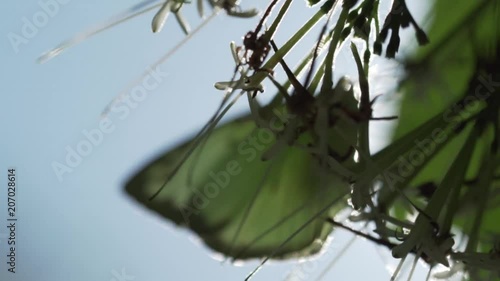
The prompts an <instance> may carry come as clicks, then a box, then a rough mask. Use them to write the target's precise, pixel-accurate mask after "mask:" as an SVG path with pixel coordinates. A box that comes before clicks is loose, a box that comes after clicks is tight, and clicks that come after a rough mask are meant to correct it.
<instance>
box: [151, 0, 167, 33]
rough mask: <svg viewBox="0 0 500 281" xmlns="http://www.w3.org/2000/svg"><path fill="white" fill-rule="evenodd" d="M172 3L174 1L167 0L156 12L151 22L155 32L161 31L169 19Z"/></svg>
mask: <svg viewBox="0 0 500 281" xmlns="http://www.w3.org/2000/svg"><path fill="white" fill-rule="evenodd" d="M171 5H172V1H170V0H167V1H166V2H165V4H163V6H161V8H160V10H159V11H158V12H157V13H156V15H155V16H154V18H153V21H152V22H151V28H152V29H153V32H154V33H156V32H160V31H161V30H162V28H163V26H164V25H165V22H166V21H167V18H168V15H169V14H170V7H171Z"/></svg>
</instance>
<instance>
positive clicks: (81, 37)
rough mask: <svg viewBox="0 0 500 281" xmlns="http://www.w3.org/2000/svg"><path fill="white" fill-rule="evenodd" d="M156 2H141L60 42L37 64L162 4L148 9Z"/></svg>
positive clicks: (153, 0) (148, 0)
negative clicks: (92, 27)
mask: <svg viewBox="0 0 500 281" xmlns="http://www.w3.org/2000/svg"><path fill="white" fill-rule="evenodd" d="M156 1H158V0H146V1H143V2H141V3H139V4H137V5H135V6H133V7H132V8H130V9H128V10H127V11H125V12H123V13H120V14H118V15H116V16H114V17H112V18H111V20H108V21H107V22H105V23H103V24H100V25H98V26H97V27H96V28H94V29H91V30H88V31H85V32H82V33H79V34H77V35H75V36H74V37H73V38H71V39H68V40H66V41H64V42H62V43H60V44H59V45H57V46H56V47H55V48H53V49H51V50H49V51H47V52H45V53H43V54H42V55H41V56H40V57H39V58H38V59H37V62H38V63H40V64H42V63H45V62H47V61H49V60H51V59H53V58H54V57H56V56H58V55H59V54H61V53H62V52H63V51H65V50H67V49H69V48H70V47H73V46H75V45H77V44H79V43H81V42H83V41H85V40H86V39H88V38H90V37H92V36H94V35H96V34H98V33H101V32H103V31H105V30H107V29H110V28H112V27H114V26H115V25H118V24H120V23H122V22H125V21H127V20H129V19H132V18H135V17H137V16H140V15H142V14H144V13H147V12H149V11H151V10H153V9H155V8H157V7H159V6H161V5H162V3H157V4H155V5H152V6H149V7H148V5H149V4H151V3H153V2H156Z"/></svg>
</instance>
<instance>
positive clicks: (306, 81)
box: [304, 9, 333, 88]
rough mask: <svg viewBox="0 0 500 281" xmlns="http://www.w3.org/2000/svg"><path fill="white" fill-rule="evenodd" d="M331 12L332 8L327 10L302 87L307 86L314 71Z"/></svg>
mask: <svg viewBox="0 0 500 281" xmlns="http://www.w3.org/2000/svg"><path fill="white" fill-rule="evenodd" d="M332 14H333V9H332V10H330V11H329V12H328V17H327V19H326V23H325V25H323V27H322V28H321V32H320V34H319V38H318V42H317V43H316V47H315V48H314V53H313V58H312V61H311V68H310V69H309V72H308V73H307V76H306V80H305V82H304V87H306V88H307V87H308V86H309V82H311V78H312V74H313V72H314V66H315V64H316V59H317V58H318V54H319V50H320V48H321V45H322V41H323V36H324V35H325V34H326V31H327V28H328V23H329V22H330V19H331V18H332Z"/></svg>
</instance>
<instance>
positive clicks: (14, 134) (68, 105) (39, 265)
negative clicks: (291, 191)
mask: <svg viewBox="0 0 500 281" xmlns="http://www.w3.org/2000/svg"><path fill="white" fill-rule="evenodd" d="M53 1H55V0H53ZM53 1H52V2H53ZM41 2H43V3H47V2H51V1H50V0H47V1H40V3H41ZM40 3H39V2H38V1H32V0H30V1H9V2H8V3H6V4H4V8H3V9H2V11H1V12H0V13H1V22H2V24H1V25H0V34H2V35H3V40H1V41H0V50H1V52H0V56H1V58H2V66H1V68H0V71H1V77H2V93H1V95H2V102H1V103H0V108H1V109H0V116H1V118H0V126H1V127H2V131H3V132H2V139H1V147H2V149H1V151H2V152H1V159H0V169H1V170H0V173H4V175H5V176H2V179H3V180H2V181H0V185H1V187H0V202H2V204H1V205H0V206H1V209H0V254H1V255H0V279H1V280H9V281H10V280H12V281H17V280H19V281H20V280H77V281H79V280H100V281H108V280H136V281H142V280H148V281H149V280H151V281H155V280H243V279H244V277H245V276H246V274H248V273H249V272H250V271H251V270H252V269H253V268H254V267H255V265H256V263H255V262H249V263H246V264H245V265H243V266H234V265H231V264H221V263H220V261H218V260H216V259H214V258H213V254H212V252H211V251H210V250H209V249H207V248H206V247H205V246H203V245H202V243H201V242H200V241H199V240H197V238H196V236H195V235H194V234H193V233H191V232H189V231H186V230H183V229H179V228H176V227H174V226H173V225H172V224H170V223H169V222H166V221H164V220H163V219H161V218H159V217H156V216H154V215H152V214H151V213H149V212H147V211H146V210H144V209H143V208H142V207H141V206H138V205H136V204H135V203H134V202H133V201H132V200H130V199H129V198H128V197H127V196H126V195H125V194H124V193H123V191H122V190H123V184H124V181H125V180H126V179H127V178H128V177H129V176H130V175H131V173H133V172H134V171H135V170H136V169H138V168H139V167H141V166H142V165H143V164H145V163H147V161H148V160H149V159H151V158H152V157H154V156H155V155H157V154H158V153H159V152H161V151H164V150H165V149H167V148H170V147H173V146H174V145H176V144H178V143H180V142H181V141H182V140H185V139H186V138H188V137H189V136H191V135H193V134H194V133H195V132H196V131H197V130H198V129H199V128H201V126H202V125H203V124H204V122H205V121H206V120H208V118H209V117H210V115H211V114H212V113H213V112H214V110H215V109H216V107H217V105H218V103H219V101H220V99H221V98H222V92H219V91H217V90H215V89H214V88H213V84H214V82H216V81H221V80H228V79H229V78H230V77H231V75H232V71H233V69H234V63H233V60H232V57H231V55H230V52H229V42H230V41H231V40H236V41H237V40H241V39H240V38H241V37H242V36H243V35H244V34H245V33H246V32H247V31H248V30H250V29H253V27H254V26H255V24H256V23H257V20H258V19H234V18H229V17H227V16H226V15H224V14H223V13H221V14H220V15H219V16H218V17H217V18H215V19H214V20H213V22H211V23H210V24H209V25H208V26H207V27H206V28H205V29H204V30H202V31H201V33H200V34H198V35H196V36H195V37H194V38H193V39H192V40H190V41H189V42H188V43H187V44H186V45H185V46H183V47H182V48H181V49H180V50H179V51H178V52H177V53H176V54H175V55H174V56H173V57H172V58H171V59H170V60H168V62H166V63H164V64H162V65H161V66H160V67H159V72H161V73H164V74H160V75H159V76H158V77H159V78H158V79H157V82H158V83H156V84H155V85H156V86H155V87H154V89H153V90H151V91H148V92H147V94H146V95H145V96H144V97H143V98H142V100H141V101H138V102H136V103H134V105H130V106H129V107H128V109H129V111H128V112H127V113H126V114H125V112H123V111H122V112H121V113H116V112H112V113H110V114H109V116H108V119H107V120H108V121H106V122H107V123H106V124H102V122H103V121H102V119H101V117H100V114H101V112H102V111H103V109H104V108H105V107H106V105H107V104H108V103H109V102H110V101H111V100H112V99H113V97H115V96H116V95H117V94H118V93H120V91H123V90H125V89H126V88H127V85H129V84H130V81H133V80H134V79H137V77H138V76H140V75H141V73H143V72H144V71H145V70H146V69H148V67H149V66H150V65H151V64H152V63H153V62H155V61H156V60H157V59H158V58H159V57H161V56H162V55H163V54H165V53H166V52H167V51H168V50H170V49H171V48H172V47H173V46H174V45H175V44H176V43H177V42H179V41H180V40H182V38H183V37H184V35H183V33H182V31H181V30H180V28H179V27H178V26H177V24H176V22H175V20H174V18H173V17H172V18H169V20H168V22H167V24H166V26H165V28H164V30H163V31H162V32H161V33H159V34H152V32H151V29H150V22H151V18H152V17H153V15H154V12H150V13H148V14H145V15H143V16H141V17H138V18H135V19H133V20H131V21H128V22H126V23H123V24H121V25H119V26H116V27H114V28H113V29H112V30H109V31H107V32H104V33H102V34H99V35H97V36H95V37H93V38H92V39H90V40H88V41H85V42H83V43H81V44H80V45H77V46H75V47H74V48H71V49H69V50H68V51H67V52H65V53H63V54H61V55H60V56H58V57H56V58H54V59H53V60H51V61H49V62H47V63H45V64H37V63H36V59H37V57H38V56H39V55H40V54H42V53H43V52H45V51H47V50H49V49H50V48H52V47H54V46H56V45H57V44H58V43H60V42H61V41H63V40H65V39H67V38H70V37H72V36H73V35H75V34H77V33H78V32H80V31H83V30H86V29H88V28H89V27H92V26H95V25H96V24H98V23H100V22H103V21H106V20H107V19H109V18H110V17H112V16H113V15H115V14H117V13H119V12H120V11H124V10H126V9H127V8H129V7H131V6H133V5H135V4H137V2H136V1H133V0H123V1H120V2H119V4H117V3H118V1H115V2H111V1H97V0H87V1H78V0H65V1H62V0H59V1H58V2H55V3H58V10H57V11H55V12H54V13H53V14H52V15H50V16H49V17H47V18H46V22H43V20H44V19H43V16H40V13H41V12H42V13H43V11H44V10H43V7H42V6H43V5H41V4H40ZM63 3H64V4H63ZM266 3H267V1H264V0H260V1H252V2H250V1H243V3H242V5H243V8H251V7H254V6H251V5H255V7H258V8H260V9H263V8H264V7H265V6H266ZM304 6H305V3H304V1H294V4H293V5H292V9H291V11H290V13H289V14H288V16H287V25H286V26H285V25H283V26H282V28H281V29H280V31H279V34H278V35H277V37H276V41H277V42H281V43H283V42H285V40H286V38H287V37H288V36H290V35H291V34H292V33H293V31H294V30H296V29H297V27H299V26H300V25H301V24H302V23H303V22H304V21H305V19H307V18H308V17H309V16H310V15H311V14H312V13H313V12H314V11H315V9H310V10H308V9H305V8H304ZM185 11H186V17H187V18H188V20H189V21H190V23H191V25H192V26H193V27H195V26H196V25H197V24H199V23H200V20H199V19H198V18H197V16H196V13H195V9H194V6H192V7H191V6H189V7H187V8H186V9H185ZM38 17H39V18H38ZM36 20H38V21H42V23H43V24H39V27H36V26H35V27H36V30H31V31H30V32H29V33H28V34H29V36H25V35H23V26H25V25H26V22H27V21H29V22H31V23H33V22H34V21H36ZM39 23H40V22H39ZM24 28H26V27H24ZM13 34H16V35H18V36H21V35H22V36H24V40H22V43H18V44H12V38H14V37H15V35H13ZM13 36H14V37H13ZM312 36H313V37H312V38H315V37H316V36H317V35H316V33H314V34H313V35H312ZM28 37H30V38H28ZM308 48H309V45H307V44H305V45H303V48H298V49H297V50H296V51H295V52H294V53H292V54H291V55H290V57H289V59H290V61H297V59H298V58H299V57H300V55H301V54H302V53H301V51H302V52H304V50H306V49H308ZM339 60H341V61H342V60H346V62H347V61H348V57H347V58H346V57H345V56H344V57H342V56H340V57H339ZM351 64H352V62H351ZM339 65H341V64H339ZM352 71H353V69H352V66H351V67H347V70H346V72H347V73H349V72H352ZM278 77H279V76H278ZM268 87H270V86H268ZM270 92H271V93H274V90H272V91H270ZM246 109H247V105H246V103H245V102H244V101H242V102H240V103H239V104H237V106H236V108H234V109H233V110H232V111H231V112H230V114H229V116H228V119H229V118H231V116H236V115H237V114H238V113H242V112H245V111H246ZM103 128H104V129H103ZM96 130H100V131H101V132H103V133H102V135H101V136H100V137H97V136H96V137H95V139H94V141H95V142H94V144H92V145H91V146H90V147H88V146H87V147H85V145H82V142H85V141H89V140H88V138H89V137H88V135H92V134H93V132H94V133H95V132H96ZM380 132H381V133H380ZM375 134H377V132H375ZM387 134H388V133H387V129H381V131H379V136H378V139H381V138H383V137H384V136H386V135H387ZM77 149H81V150H82V151H86V153H87V152H88V153H87V155H85V156H83V157H81V159H72V161H73V160H74V164H75V165H74V167H71V169H70V170H71V171H69V170H66V171H65V172H64V173H59V174H58V173H57V172H55V171H54V165H56V164H54V163H65V161H66V157H70V156H68V154H71V150H77ZM8 168H15V169H16V174H17V189H16V217H17V218H18V221H17V222H16V245H17V247H16V273H15V274H12V273H10V272H8V271H7V268H8V265H7V263H6V261H7V257H6V254H5V253H7V249H8V245H7V239H6V238H7V237H6V236H7V235H8V233H7V228H6V226H7V225H8V224H7V207H6V206H5V204H4V202H6V200H7V199H6V197H7V191H6V186H7V181H6V174H7V169H8ZM348 239H350V234H346V233H343V232H342V231H338V232H336V234H335V235H334V238H333V239H332V241H331V249H330V250H329V251H327V253H326V254H325V255H324V256H323V257H321V258H317V259H316V260H314V261H312V262H306V263H301V264H298V263H297V262H296V261H293V262H271V263H269V264H268V265H267V266H266V267H264V269H263V270H261V271H260V272H259V273H258V274H257V275H256V277H255V279H254V280H285V277H286V276H287V275H288V273H289V272H291V271H292V270H299V271H300V272H301V274H302V275H301V276H305V277H304V278H306V279H305V280H314V277H316V276H317V275H318V274H319V272H320V271H321V270H322V269H323V268H325V266H326V264H327V263H328V262H329V260H331V259H333V258H334V256H335V254H336V252H337V251H338V250H339V249H340V248H342V245H343V244H344V243H345V241H347V240H348ZM358 240H359V241H358V242H356V243H355V245H354V246H353V247H352V248H351V249H350V250H349V253H348V254H345V255H344V256H343V257H342V258H341V259H340V261H339V262H338V263H337V265H336V266H335V268H333V269H332V270H331V273H330V275H329V276H328V277H325V279H324V280H332V279H334V278H335V280H338V279H341V280H368V279H370V280H388V279H389V273H388V271H387V270H386V266H387V264H389V263H391V264H394V261H392V262H389V260H390V258H389V256H390V255H389V253H387V252H385V254H384V253H383V254H382V256H383V257H384V258H381V256H380V255H379V254H378V251H382V250H376V249H375V247H374V246H373V245H371V244H370V243H368V242H365V241H362V240H361V239H358ZM382 252H384V251H382ZM122 274H125V275H122ZM419 274H422V276H420V277H422V278H423V276H424V275H423V274H424V273H421V272H420V273H419ZM119 276H121V278H119ZM124 276H128V277H127V278H128V279H127V278H124ZM132 277H133V279H131V278H132ZM417 277H418V276H417Z"/></svg>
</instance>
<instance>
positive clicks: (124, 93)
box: [101, 7, 220, 118]
mask: <svg viewBox="0 0 500 281" xmlns="http://www.w3.org/2000/svg"><path fill="white" fill-rule="evenodd" d="M219 12H220V8H218V7H215V8H214V11H213V12H212V14H211V15H210V16H209V17H208V18H206V19H205V20H203V22H202V23H201V24H199V25H198V26H197V27H196V28H195V29H194V30H193V31H192V32H191V33H189V34H188V35H186V36H185V37H184V38H183V39H182V40H181V41H180V42H179V43H178V44H177V45H175V47H173V48H172V49H171V50H170V51H168V52H167V53H166V54H165V55H163V56H162V57H161V58H159V59H158V60H157V61H156V62H155V63H154V64H152V65H150V66H149V67H148V69H147V70H146V71H144V72H143V73H142V75H140V76H139V77H138V78H137V79H135V80H134V81H132V82H131V83H129V86H128V87H127V88H125V90H124V91H122V92H121V93H119V94H118V95H117V96H116V97H115V98H113V100H112V101H111V102H110V103H109V104H108V105H107V106H106V108H104V110H103V112H102V113H101V117H102V118H104V117H106V116H107V115H108V114H109V112H110V111H111V108H112V107H113V106H114V105H115V104H116V103H117V102H118V101H120V100H122V99H123V97H125V96H126V95H128V94H129V92H130V90H131V89H132V88H133V87H135V86H136V85H138V84H140V83H141V82H142V81H143V80H144V78H145V77H147V76H148V75H150V70H151V69H155V68H157V67H158V66H159V65H161V64H162V63H164V62H165V61H166V60H168V59H169V58H170V57H171V56H172V55H173V54H175V53H176V52H177V51H178V50H179V49H180V48H181V47H182V46H183V45H184V44H186V43H187V42H188V41H189V40H190V39H191V38H193V36H194V35H196V34H197V33H198V32H199V31H200V30H202V29H203V27H205V26H206V25H207V24H208V23H209V22H210V21H211V20H212V19H214V18H215V17H216V16H217V15H218V14H219Z"/></svg>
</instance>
